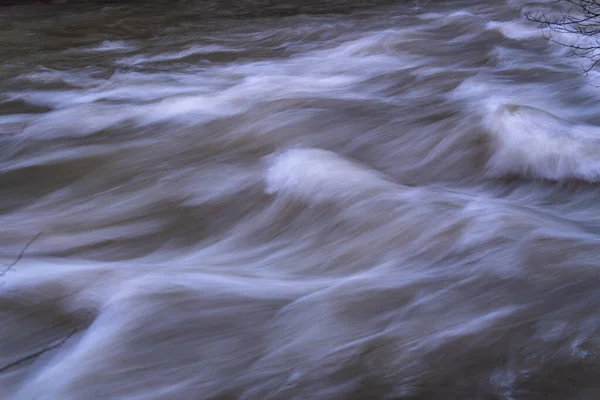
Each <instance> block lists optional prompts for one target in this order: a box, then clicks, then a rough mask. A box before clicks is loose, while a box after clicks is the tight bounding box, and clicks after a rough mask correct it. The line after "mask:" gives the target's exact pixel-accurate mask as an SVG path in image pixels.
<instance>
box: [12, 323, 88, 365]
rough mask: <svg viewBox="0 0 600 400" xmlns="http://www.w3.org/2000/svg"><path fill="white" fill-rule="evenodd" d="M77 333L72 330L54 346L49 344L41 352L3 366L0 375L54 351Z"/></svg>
mask: <svg viewBox="0 0 600 400" xmlns="http://www.w3.org/2000/svg"><path fill="white" fill-rule="evenodd" d="M78 331H79V329H73V330H72V331H71V332H70V333H69V334H68V335H67V336H65V337H64V338H62V339H61V340H58V341H56V342H55V343H54V344H50V345H49V346H46V347H44V348H43V349H41V350H38V351H36V352H33V353H31V354H29V355H28V356H25V357H23V358H20V359H18V360H17V361H13V362H11V363H8V364H7V365H5V366H3V367H1V368H0V374H1V373H4V372H6V371H8V370H9V369H11V368H14V367H16V366H17V365H19V364H21V363H24V362H26V361H29V360H33V359H34V358H37V357H39V356H41V355H42V354H44V353H47V352H48V351H50V350H54V349H56V348H57V347H59V346H60V345H62V344H63V343H65V342H66V341H67V340H69V339H70V338H71V337H72V336H73V335H74V334H76V333H77V332H78Z"/></svg>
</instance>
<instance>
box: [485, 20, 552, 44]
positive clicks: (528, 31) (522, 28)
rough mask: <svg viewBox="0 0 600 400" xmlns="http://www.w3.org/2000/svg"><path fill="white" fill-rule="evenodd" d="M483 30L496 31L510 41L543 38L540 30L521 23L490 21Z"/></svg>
mask: <svg viewBox="0 0 600 400" xmlns="http://www.w3.org/2000/svg"><path fill="white" fill-rule="evenodd" d="M485 28H486V29H487V30H495V31H498V32H500V33H501V34H502V36H504V37H505V38H507V39H512V40H532V39H540V38H543V37H544V33H543V31H542V30H541V29H539V28H537V27H535V26H533V25H532V24H525V23H523V22H521V21H505V22H499V21H490V22H488V23H487V24H486V26H485Z"/></svg>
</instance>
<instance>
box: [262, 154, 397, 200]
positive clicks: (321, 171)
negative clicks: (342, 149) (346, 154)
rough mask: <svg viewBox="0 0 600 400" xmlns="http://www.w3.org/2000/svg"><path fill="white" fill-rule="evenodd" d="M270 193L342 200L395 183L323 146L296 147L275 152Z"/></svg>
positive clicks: (268, 184)
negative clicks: (310, 147) (318, 147)
mask: <svg viewBox="0 0 600 400" xmlns="http://www.w3.org/2000/svg"><path fill="white" fill-rule="evenodd" d="M268 161H269V162H270V165H269V168H268V170H267V175H266V192H267V193H269V194H281V195H288V196H290V197H294V198H298V199H300V200H303V201H307V202H310V203H319V202H331V201H340V200H344V199H349V198H354V197H355V196H357V195H364V194H366V193H373V191H381V190H385V189H387V188H393V187H394V186H395V184H394V183H393V182H391V181H390V180H389V179H388V178H387V177H385V176H384V175H382V174H381V173H379V172H377V171H375V170H371V169H367V168H365V167H363V166H361V165H359V164H358V163H354V162H352V161H349V160H347V159H344V158H342V157H340V156H338V155H337V154H335V153H333V152H330V151H326V150H320V149H292V150H288V151H284V152H282V153H279V154H275V155H272V156H271V157H270V159H269V160H268Z"/></svg>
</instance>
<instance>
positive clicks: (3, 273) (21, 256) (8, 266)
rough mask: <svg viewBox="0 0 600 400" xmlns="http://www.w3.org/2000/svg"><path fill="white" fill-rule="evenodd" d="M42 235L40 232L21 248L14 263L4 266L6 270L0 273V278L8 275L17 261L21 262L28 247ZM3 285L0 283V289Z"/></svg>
mask: <svg viewBox="0 0 600 400" xmlns="http://www.w3.org/2000/svg"><path fill="white" fill-rule="evenodd" d="M43 234H44V232H43V231H42V232H40V233H38V234H37V235H35V236H34V237H33V238H32V239H31V240H30V241H29V242H27V244H26V245H25V247H23V250H21V252H20V253H19V255H18V256H17V258H16V259H15V261H13V262H11V263H10V264H9V265H7V266H6V268H4V269H3V270H2V271H0V278H2V277H3V276H4V275H6V274H7V273H8V271H10V270H11V269H13V268H14V266H15V265H17V263H18V262H19V261H21V258H23V256H24V255H25V252H26V251H27V249H28V248H29V246H31V245H32V244H33V242H35V241H36V240H37V239H38V238H39V237H40V236H42V235H43ZM3 285H4V282H2V283H0V287H2V286H3Z"/></svg>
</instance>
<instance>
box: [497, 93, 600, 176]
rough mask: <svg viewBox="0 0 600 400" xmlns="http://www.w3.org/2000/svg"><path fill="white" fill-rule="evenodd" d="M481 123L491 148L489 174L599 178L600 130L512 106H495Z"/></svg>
mask: <svg viewBox="0 0 600 400" xmlns="http://www.w3.org/2000/svg"><path fill="white" fill-rule="evenodd" d="M486 124H487V128H488V129H489V136H490V139H491V150H492V155H491V157H490V159H489V162H488V165H487V168H488V172H490V173H491V174H493V175H510V174H516V175H521V176H527V177H535V178H543V179H550V180H562V179H582V180H586V181H591V182H593V181H597V180H598V179H599V178H600V135H598V134H599V133H600V131H599V130H597V129H596V128H594V127H591V126H585V125H577V124H575V123H571V122H569V121H567V120H563V119H560V118H558V117H557V116H555V115H553V114H550V113H548V112H545V111H543V110H540V109H536V108H532V107H526V106H520V105H514V104H509V105H503V106H500V107H498V109H496V110H495V111H493V112H492V113H491V114H490V115H489V116H488V118H487V120H486ZM596 135H598V136H596Z"/></svg>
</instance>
